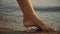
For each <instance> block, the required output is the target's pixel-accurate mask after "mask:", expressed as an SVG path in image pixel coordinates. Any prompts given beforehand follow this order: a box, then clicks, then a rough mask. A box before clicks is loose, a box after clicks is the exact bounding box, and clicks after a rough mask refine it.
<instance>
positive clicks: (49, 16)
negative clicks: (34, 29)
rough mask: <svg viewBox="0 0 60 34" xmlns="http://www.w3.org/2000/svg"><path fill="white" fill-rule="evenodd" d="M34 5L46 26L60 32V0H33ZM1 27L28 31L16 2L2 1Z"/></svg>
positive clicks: (13, 0) (10, 0)
mask: <svg viewBox="0 0 60 34" xmlns="http://www.w3.org/2000/svg"><path fill="white" fill-rule="evenodd" d="M31 1H32V5H33V7H34V9H35V11H36V13H37V14H38V16H39V17H41V18H42V19H43V20H44V21H45V24H46V25H49V26H53V27H55V28H56V29H57V31H60V0H31ZM0 27H5V28H10V29H12V28H13V29H17V30H20V31H24V30H27V29H26V28H25V27H24V26H23V13H22V11H21V9H20V8H19V5H18V3H17V1H16V0H0Z"/></svg>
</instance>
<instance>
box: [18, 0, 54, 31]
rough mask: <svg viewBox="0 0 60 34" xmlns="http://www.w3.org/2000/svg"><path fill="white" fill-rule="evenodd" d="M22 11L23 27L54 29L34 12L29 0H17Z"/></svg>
mask: <svg viewBox="0 0 60 34" xmlns="http://www.w3.org/2000/svg"><path fill="white" fill-rule="evenodd" d="M17 2H18V4H19V6H20V7H21V9H22V12H23V16H24V18H23V25H24V26H25V27H32V26H36V27H38V28H41V29H42V30H44V31H55V29H54V28H52V27H50V26H47V25H45V24H44V21H43V20H42V19H41V18H40V17H39V16H38V15H37V14H36V13H35V11H34V9H33V6H32V4H31V1H30V0H17Z"/></svg>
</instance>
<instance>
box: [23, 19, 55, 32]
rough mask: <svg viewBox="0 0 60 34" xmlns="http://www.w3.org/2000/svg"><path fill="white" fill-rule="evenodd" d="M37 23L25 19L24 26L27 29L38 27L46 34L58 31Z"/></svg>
mask: <svg viewBox="0 0 60 34" xmlns="http://www.w3.org/2000/svg"><path fill="white" fill-rule="evenodd" d="M37 22H38V21H37ZM37 22H36V21H34V20H31V19H29V18H28V19H23V25H24V26H25V27H27V28H28V27H32V26H36V27H38V28H39V29H42V30H43V31H46V32H55V31H56V29H54V28H53V27H49V26H47V25H40V24H41V23H37Z"/></svg>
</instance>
